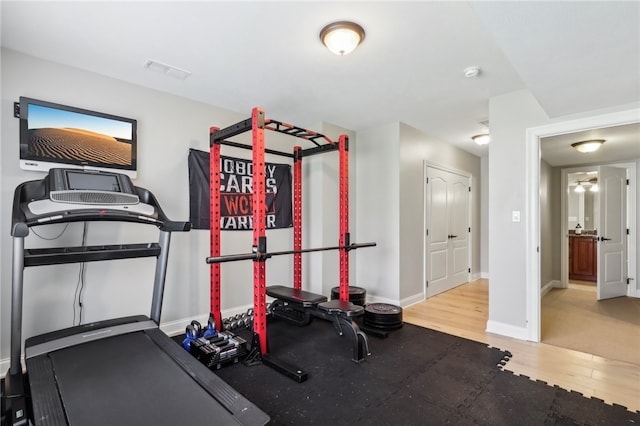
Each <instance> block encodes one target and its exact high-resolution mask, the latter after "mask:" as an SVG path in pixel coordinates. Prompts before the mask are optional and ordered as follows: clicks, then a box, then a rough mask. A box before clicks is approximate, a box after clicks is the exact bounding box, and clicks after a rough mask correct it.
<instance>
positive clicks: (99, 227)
mask: <svg viewBox="0 0 640 426" xmlns="http://www.w3.org/2000/svg"><path fill="white" fill-rule="evenodd" d="M1 60H2V63H1V67H2V68H1V71H2V76H1V87H2V103H1V106H2V121H1V123H2V134H1V136H2V141H3V143H2V144H1V146H0V154H1V155H0V165H1V170H0V177H1V182H0V183H1V189H2V195H1V197H0V202H1V205H2V209H1V210H0V228H1V229H2V230H3V232H2V233H1V239H0V255H1V259H0V261H1V269H0V283H1V286H0V319H1V320H0V324H1V327H0V361H1V362H6V360H7V357H8V356H9V325H10V321H9V314H10V309H9V306H10V293H11V289H10V287H11V286H10V284H11V264H12V263H11V247H12V243H11V237H10V232H9V230H10V225H11V209H10V207H11V205H12V200H13V191H14V189H15V187H16V186H17V185H18V184H20V183H22V182H24V181H27V180H33V179H42V178H43V177H44V176H45V173H43V172H29V171H24V170H21V169H20V168H19V164H18V141H19V128H18V120H17V119H15V118H14V117H13V103H14V102H15V101H18V98H19V97H20V96H29V97H33V98H36V99H42V100H47V101H52V102H56V103H61V104H66V105H72V106H77V107H81V108H86V109H91V110H97V111H102V112H107V113H112V114H116V115H121V116H125V117H131V118H135V119H137V120H138V178H137V179H136V180H135V181H134V184H136V185H138V186H142V187H145V188H148V189H149V190H151V191H152V192H153V193H154V194H155V195H156V197H157V198H158V200H159V201H160V203H161V205H162V207H163V209H164V210H165V212H166V214H167V215H168V216H169V217H170V218H172V219H175V220H188V217H189V196H188V167H187V155H188V151H189V148H196V149H200V150H204V151H208V149H209V128H210V127H211V126H218V127H225V126H228V125H231V124H234V123H236V122H238V121H240V120H243V119H245V118H247V117H249V116H250V115H251V111H245V112H244V113H242V114H239V113H234V112H232V111H228V110H225V109H222V108H217V107H213V106H211V105H206V104H203V103H199V102H194V101H190V100H187V99H184V98H180V97H176V96H173V95H168V94H165V93H161V92H157V91H154V90H150V89H146V88H143V87H140V86H135V85H131V84H127V83H124V82H122V81H119V80H115V79H111V78H106V77H103V76H100V75H98V74H94V73H89V72H85V71H81V70H78V69H75V68H71V67H67V66H62V65H59V64H56V63H52V62H48V61H43V60H40V59H37V58H34V57H30V56H25V55H23V54H19V53H17V52H14V51H11V50H5V49H3V50H2V51H1ZM256 106H259V105H256ZM266 113H267V115H268V111H266ZM274 118H279V117H274ZM282 119H286V118H285V117H283V118H282ZM321 130H322V131H324V133H325V134H327V135H328V136H329V137H331V138H337V133H335V132H338V131H339V130H340V129H339V128H336V127H334V126H329V125H327V127H326V128H325V129H321ZM276 136H280V135H278V134H275V133H273V132H269V134H268V135H267V140H268V141H271V138H272V137H276ZM283 138H286V139H287V141H288V143H287V146H288V147H289V148H291V147H292V146H293V145H294V144H295V143H292V142H291V140H292V139H293V138H291V137H287V136H283ZM295 141H297V140H295ZM303 145H304V144H303ZM247 153H248V151H244V150H239V151H238V150H234V149H231V148H228V147H225V150H224V152H223V154H224V155H229V156H237V157H241V158H248V154H247ZM267 161H273V162H281V163H286V162H288V160H287V159H284V158H282V157H274V156H269V155H268V156H267ZM336 161H337V160H336ZM353 163H355V162H352V164H353ZM331 167H334V166H331V165H329V164H326V165H321V166H320V167H319V168H316V169H315V170H311V171H310V172H307V173H308V175H314V174H315V175H322V174H325V173H329V172H332V171H333V170H332V169H331ZM335 167H337V166H335ZM327 179H328V180H332V179H336V177H333V176H331V177H328V178H322V176H311V178H310V179H309V182H307V185H306V189H305V191H306V192H307V197H306V199H305V201H304V203H305V204H304V209H303V211H307V210H308V206H323V209H324V210H326V212H327V214H326V215H325V216H327V217H328V216H329V211H331V213H332V217H336V218H337V195H334V194H333V193H331V188H330V185H325V186H324V187H323V188H324V190H325V191H327V192H326V194H325V193H323V192H322V191H321V190H320V189H318V190H316V189H315V187H314V185H320V184H321V183H318V182H322V181H323V180H327ZM325 195H326V200H325ZM332 208H333V210H332ZM321 217H322V216H321ZM327 220H329V219H327ZM303 225H304V228H305V229H304V231H305V232H304V235H308V238H310V239H312V240H313V237H312V235H313V234H312V233H311V229H310V228H312V229H313V230H318V232H319V235H320V241H321V242H322V241H323V240H322V238H323V237H322V235H325V234H327V235H329V233H330V231H326V230H325V229H324V228H325V225H324V224H322V223H314V224H310V223H308V222H307V223H305V222H303ZM311 225H313V227H311ZM331 226H332V224H331V223H328V224H327V225H326V227H328V228H331ZM63 228H64V227H63V226H62V225H51V226H42V227H38V233H39V234H40V235H42V236H43V237H53V236H56V235H57V234H60V233H62V236H61V237H59V238H58V239H57V240H55V241H45V240H42V239H40V238H39V237H37V236H35V234H34V233H33V232H32V233H31V235H30V236H29V237H28V238H27V239H26V247H27V248H29V247H43V246H46V245H52V246H62V245H73V246H76V245H80V243H81V241H82V224H81V223H73V224H71V225H70V226H69V227H68V228H67V229H66V230H65V231H64V232H62V231H63ZM331 232H334V233H335V235H336V237H337V230H335V231H331ZM157 237H158V231H157V228H155V227H153V226H148V227H146V226H140V225H132V224H118V223H112V224H105V223H98V222H92V223H90V224H89V230H88V241H87V244H118V243H128V242H134V243H139V242H147V241H154V240H157ZM251 237H252V235H251V232H231V231H230V232H223V235H222V250H223V254H231V253H246V252H248V251H249V250H250V248H251V243H252V242H251ZM268 237H269V248H270V249H273V250H278V249H289V248H291V245H292V243H291V241H292V232H291V229H284V230H273V231H269V234H268ZM334 239H335V238H334ZM208 253H209V232H208V231H196V230H194V231H191V232H189V233H180V234H175V235H174V236H173V238H172V246H171V251H170V254H169V265H168V271H167V287H166V293H165V298H164V309H163V315H162V320H163V321H162V322H163V324H162V326H163V329H164V330H166V331H168V332H180V331H181V330H184V326H185V324H186V322H185V321H186V320H187V319H188V320H190V319H193V318H197V319H200V320H205V319H206V315H207V314H208V312H209V267H208V265H206V263H205V258H206V256H207V255H208ZM329 263H330V262H329ZM321 264H322V263H321ZM154 266H155V262H154V260H153V259H128V260H120V261H112V262H92V263H88V264H87V267H86V271H87V272H86V285H85V290H84V315H83V320H84V321H85V322H86V321H92V320H100V319H104V318H112V317H119V316H124V315H134V314H140V313H143V314H148V313H149V306H150V301H151V286H152V283H153V271H154V269H153V268H154ZM323 266H325V265H323ZM321 268H322V267H321ZM291 270H292V259H291V258H290V257H288V256H279V257H277V258H273V259H271V260H269V265H268V267H267V280H268V283H269V284H284V285H289V284H291V282H292V278H291V276H292V273H291ZM78 272H79V266H78V265H77V264H71V265H56V266H46V267H38V268H27V269H26V270H25V293H24V323H23V334H24V336H26V337H28V336H32V335H36V334H40V333H44V332H47V331H51V330H55V329H59V328H64V327H70V326H71V325H73V312H74V311H73V307H72V305H73V300H74V293H75V290H76V283H77V282H78ZM322 272H323V274H321V275H320V276H323V275H326V276H329V275H330V274H333V275H331V277H330V278H327V279H325V281H326V284H324V282H320V283H319V284H318V285H319V286H322V285H325V286H326V287H328V286H329V285H331V284H333V285H337V271H336V270H335V269H332V270H331V271H329V272H324V271H322ZM306 277H307V278H309V277H310V274H309V273H308V272H307V275H306ZM334 277H335V278H334ZM222 281H223V286H222V309H223V316H224V315H225V312H226V313H237V312H238V311H239V310H244V309H246V308H247V307H249V306H252V304H253V299H252V293H253V281H252V268H251V265H250V264H246V263H245V262H235V263H227V264H224V265H223V267H222ZM334 283H335V284H334ZM76 322H77V318H76ZM1 362H0V363H1ZM2 370H3V371H5V369H4V368H3V369H2Z"/></svg>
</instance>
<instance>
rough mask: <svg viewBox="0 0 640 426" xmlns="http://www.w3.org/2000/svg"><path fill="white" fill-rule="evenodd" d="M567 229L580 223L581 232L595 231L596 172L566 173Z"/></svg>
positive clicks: (571, 228)
mask: <svg viewBox="0 0 640 426" xmlns="http://www.w3.org/2000/svg"><path fill="white" fill-rule="evenodd" d="M567 180H568V183H569V188H568V214H567V221H568V222H567V226H568V229H569V230H570V231H571V230H575V229H576V226H577V225H578V224H580V226H581V228H582V232H589V231H595V224H596V223H597V219H598V215H599V212H598V203H597V200H598V190H599V188H598V172H596V171H585V172H580V173H571V174H569V175H568V179H567Z"/></svg>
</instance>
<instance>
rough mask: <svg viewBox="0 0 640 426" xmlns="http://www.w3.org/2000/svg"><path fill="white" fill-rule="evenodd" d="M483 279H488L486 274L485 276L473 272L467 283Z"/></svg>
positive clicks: (481, 273)
mask: <svg viewBox="0 0 640 426" xmlns="http://www.w3.org/2000/svg"><path fill="white" fill-rule="evenodd" d="M485 275H486V276H485ZM483 278H489V276H488V274H485V273H484V272H474V273H473V274H471V276H470V277H469V282H471V281H475V280H480V279H483Z"/></svg>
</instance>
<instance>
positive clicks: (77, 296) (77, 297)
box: [73, 222, 89, 325]
mask: <svg viewBox="0 0 640 426" xmlns="http://www.w3.org/2000/svg"><path fill="white" fill-rule="evenodd" d="M88 229H89V223H88V222H84V226H83V227H82V247H86V245H87V230H88ZM86 273H87V267H86V263H85V262H82V263H80V271H79V272H78V283H77V284H76V291H75V293H74V295H73V325H75V323H76V303H77V306H78V310H79V313H78V325H80V324H82V311H83V304H82V292H83V291H84V284H85V276H86Z"/></svg>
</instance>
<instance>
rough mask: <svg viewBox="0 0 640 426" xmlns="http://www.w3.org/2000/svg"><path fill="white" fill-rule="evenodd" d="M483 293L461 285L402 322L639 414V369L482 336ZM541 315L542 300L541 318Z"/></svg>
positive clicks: (481, 283)
mask: <svg viewBox="0 0 640 426" xmlns="http://www.w3.org/2000/svg"><path fill="white" fill-rule="evenodd" d="M488 287H489V283H488V281H487V280H482V279H481V280H477V281H473V282H471V283H467V284H463V285H461V286H459V287H457V288H455V289H452V290H449V291H447V292H445V293H441V294H439V295H437V296H434V297H431V298H429V299H427V300H425V301H422V302H420V303H417V304H415V305H412V306H409V307H407V308H405V309H404V310H403V319H404V321H406V322H408V323H411V324H415V325H419V326H422V327H426V328H431V329H434V330H439V331H442V332H444V333H448V334H452V335H454V336H459V337H464V338H467V339H471V340H475V341H478V342H482V343H486V344H487V345H489V346H492V347H496V348H498V349H501V350H505V351H509V352H511V353H512V355H513V357H512V358H511V359H510V360H509V362H507V363H506V365H505V366H504V369H505V370H508V371H511V372H512V373H514V374H517V375H523V376H527V377H529V378H530V379H532V380H541V381H543V382H545V383H547V384H548V385H550V386H554V385H555V386H559V387H561V388H563V389H566V390H572V391H576V392H579V393H581V394H583V395H584V396H586V397H595V398H598V399H601V400H603V401H604V402H605V403H608V404H618V405H622V406H624V407H627V409H628V410H630V411H638V412H640V365H637V364H633V363H630V362H624V361H619V360H615V359H610V358H605V357H602V356H598V355H593V354H589V353H586V352H581V351H577V350H572V349H566V348H561V347H558V346H554V345H549V344H546V343H534V342H527V341H523V340H517V339H512V338H509V337H505V336H500V335H496V334H492V333H487V332H486V331H485V328H486V323H487V319H488ZM544 310H545V308H544V298H543V306H542V315H543V317H544ZM543 323H544V318H543ZM638 332H640V330H638ZM637 337H638V336H637V335H633V334H632V335H631V336H628V338H630V339H633V338H637Z"/></svg>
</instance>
